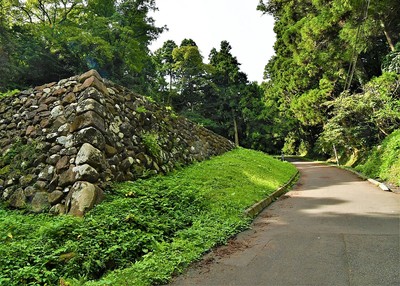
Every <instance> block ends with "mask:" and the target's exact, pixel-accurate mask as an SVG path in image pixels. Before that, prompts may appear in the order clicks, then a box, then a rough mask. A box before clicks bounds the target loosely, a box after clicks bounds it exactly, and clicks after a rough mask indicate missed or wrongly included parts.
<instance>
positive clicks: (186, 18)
mask: <svg viewBox="0 0 400 286" xmlns="http://www.w3.org/2000/svg"><path fill="white" fill-rule="evenodd" d="M258 2H259V0H156V6H157V7H158V11H156V12H155V13H151V14H150V16H151V17H153V18H154V19H155V20H156V26H164V25H166V26H167V27H168V29H169V31H165V32H164V33H162V34H161V35H160V37H159V38H158V39H157V40H156V41H155V42H153V43H152V45H151V46H150V49H151V50H152V51H155V50H156V49H158V48H160V47H161V46H162V45H163V43H164V42H165V41H167V40H173V41H175V43H176V44H177V45H180V43H181V42H182V40H183V39H185V38H190V39H193V40H194V41H195V42H196V44H197V46H198V47H199V49H200V52H201V54H202V56H203V57H204V61H205V62H208V56H209V54H210V51H211V49H212V48H216V49H217V50H219V48H220V43H221V41H224V40H226V41H228V42H229V43H230V44H231V46H232V50H231V53H232V55H233V56H235V57H236V58H237V60H238V62H239V63H241V71H242V72H244V73H246V74H247V76H248V79H249V80H250V81H258V82H259V83H260V82H261V81H262V80H263V72H264V67H265V65H266V64H267V63H268V61H269V59H270V58H271V57H272V56H273V55H274V50H273V45H274V43H275V38H276V37H275V34H274V32H273V25H274V20H273V18H272V16H270V15H263V14H262V13H261V12H260V11H257V9H256V8H257V4H258Z"/></svg>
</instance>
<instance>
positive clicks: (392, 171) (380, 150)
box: [356, 130, 400, 186]
mask: <svg viewBox="0 0 400 286" xmlns="http://www.w3.org/2000/svg"><path fill="white" fill-rule="evenodd" d="M356 170H357V171H360V172H362V173H363V174H365V175H367V176H369V177H371V178H375V179H381V180H383V181H386V182H389V183H391V184H393V185H396V186H400V130H397V131H395V132H393V133H392V134H391V135H389V136H388V137H386V139H385V140H384V141H383V142H382V144H381V145H379V146H377V147H375V148H374V149H373V150H371V151H370V152H369V154H368V156H367V157H366V160H364V161H363V162H361V163H360V164H359V165H357V166H356Z"/></svg>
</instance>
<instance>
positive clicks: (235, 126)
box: [232, 112, 239, 147]
mask: <svg viewBox="0 0 400 286" xmlns="http://www.w3.org/2000/svg"><path fill="white" fill-rule="evenodd" d="M232 115H233V128H234V132H235V145H236V146H237V147H239V132H238V126H237V122H236V117H235V114H234V113H233V112H232Z"/></svg>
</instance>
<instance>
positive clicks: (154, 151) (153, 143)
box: [142, 132, 162, 158]
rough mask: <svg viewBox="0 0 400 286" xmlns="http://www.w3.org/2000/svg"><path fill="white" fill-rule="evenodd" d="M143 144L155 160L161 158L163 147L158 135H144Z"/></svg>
mask: <svg viewBox="0 0 400 286" xmlns="http://www.w3.org/2000/svg"><path fill="white" fill-rule="evenodd" d="M142 140H143V144H144V146H145V147H146V149H147V151H148V152H149V153H150V154H151V155H153V156H154V157H155V158H159V157H160V155H161V151H162V149H161V147H160V145H159V144H158V134H157V133H149V132H148V133H143V134H142Z"/></svg>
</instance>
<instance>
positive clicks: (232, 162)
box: [0, 149, 295, 286]
mask: <svg viewBox="0 0 400 286" xmlns="http://www.w3.org/2000/svg"><path fill="white" fill-rule="evenodd" d="M294 173H295V168H294V167H293V166H292V165H290V164H289V163H285V162H280V161H278V160H275V159H272V158H271V157H269V156H266V155H264V154H262V153H259V152H256V151H250V150H246V149H236V150H234V151H231V152H229V153H226V154H224V155H222V156H219V157H216V158H213V159H211V160H208V161H205V162H201V163H197V164H194V165H192V166H190V167H188V168H185V169H183V170H180V171H177V172H175V173H173V174H170V175H168V176H159V177H155V178H152V179H149V180H143V181H137V182H134V183H123V184H119V185H117V186H116V187H115V189H114V190H112V193H111V194H110V195H108V199H107V201H106V202H104V203H102V204H101V205H99V206H97V207H96V208H95V209H94V210H93V211H91V212H90V213H89V214H88V215H87V216H86V217H85V218H84V219H78V218H73V217H69V216H61V217H51V216H48V215H24V214H22V213H19V212H12V211H7V210H4V209H1V208H0V241H1V244H0V285H21V284H25V285H38V284H44V283H48V284H50V285H54V284H57V283H58V281H59V278H60V276H61V277H65V279H66V281H67V283H68V284H70V285H82V284H85V283H86V285H91V286H93V285H150V284H157V283H164V282H166V281H168V280H169V279H170V277H171V275H172V274H173V273H178V272H180V271H182V270H183V269H184V268H185V267H186V266H187V265H188V264H189V263H190V262H192V261H194V260H196V259H198V258H199V257H200V256H201V255H202V254H203V253H204V252H205V251H207V250H209V249H210V248H211V247H213V246H215V245H217V244H220V243H223V242H225V241H226V240H227V239H228V238H229V237H230V236H232V235H234V234H235V233H237V232H239V231H241V230H242V229H244V228H246V227H247V225H248V223H249V218H246V217H245V216H244V215H243V210H245V209H246V208H247V207H249V206H250V205H252V204H253V203H254V202H256V201H258V200H260V199H262V198H264V197H266V196H267V195H268V194H269V193H271V192H273V191H274V190H275V189H276V188H278V187H279V186H281V185H283V184H284V183H285V182H286V181H288V180H289V179H290V177H291V176H292V175H293V174H294ZM16 254H18V255H16ZM78 277H81V278H79V279H78ZM98 279H100V280H98ZM88 280H91V282H86V281H88Z"/></svg>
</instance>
